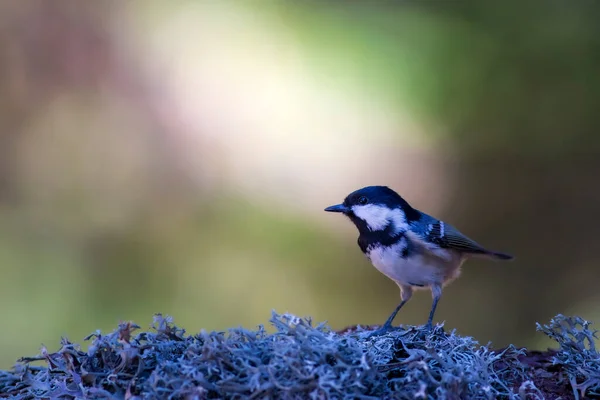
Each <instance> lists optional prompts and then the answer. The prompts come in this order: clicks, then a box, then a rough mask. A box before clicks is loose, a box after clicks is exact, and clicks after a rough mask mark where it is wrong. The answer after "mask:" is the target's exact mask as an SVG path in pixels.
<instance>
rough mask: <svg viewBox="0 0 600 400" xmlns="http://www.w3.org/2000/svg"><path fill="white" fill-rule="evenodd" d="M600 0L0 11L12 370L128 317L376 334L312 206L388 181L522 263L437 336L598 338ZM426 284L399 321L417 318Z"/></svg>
mask: <svg viewBox="0 0 600 400" xmlns="http://www.w3.org/2000/svg"><path fill="white" fill-rule="evenodd" d="M599 17H600V3H597V2H583V1H582V2H575V3H573V2H559V1H552V2H543V3H528V2H518V3H517V2H508V1H507V2H492V1H486V2H454V1H452V2H450V1H447V2H441V1H440V2H414V3H413V2H405V1H399V2H366V1H364V2H358V1H357V2H346V1H320V2H316V1H314V2H313V1H303V2H255V1H247V2H241V1H237V2H229V1H225V0H223V1H191V0H190V1H170V2H166V1H159V0H137V1H136V0H134V1H127V2H125V1H95V2H94V1H87V2H84V1H76V0H73V1H53V2H48V1H42V0H39V1H28V2H23V1H16V0H15V1H2V2H0V273H1V275H0V315H1V316H2V324H1V329H0V367H2V368H8V367H10V366H11V365H12V364H13V363H14V361H15V360H16V359H17V358H18V357H19V356H23V355H33V354H36V353H37V352H38V350H39V347H40V345H41V344H42V343H44V344H45V345H47V346H48V347H49V348H50V349H56V348H57V347H58V341H59V338H60V336H62V335H65V336H68V337H69V338H70V339H72V340H74V341H78V342H81V340H82V338H83V337H84V336H85V335H87V334H88V333H91V332H93V331H94V330H96V329H102V330H105V331H106V330H111V329H112V328H114V327H115V326H116V324H117V323H118V322H119V321H120V320H134V321H135V322H137V323H139V324H140V325H142V326H143V327H147V326H148V325H149V324H150V322H151V319H152V315H153V313H156V312H162V313H166V314H169V315H172V316H173V317H174V318H175V321H176V323H178V324H179V325H180V326H183V327H185V328H186V329H187V330H188V332H197V331H199V330H200V329H208V330H212V329H218V330H222V329H226V328H228V327H233V326H239V325H242V326H244V327H248V328H253V327H255V326H256V325H257V324H266V323H268V319H269V317H270V312H271V310H272V309H275V310H277V311H278V312H286V311H289V312H292V313H294V314H296V315H299V316H312V317H313V318H314V319H315V320H316V321H324V320H327V321H328V322H329V324H330V325H331V326H332V327H333V328H337V329H341V328H343V327H345V326H347V325H351V324H357V323H360V324H375V323H381V322H383V321H384V320H385V318H386V317H387V316H388V314H389V313H390V312H391V310H392V309H393V308H394V307H395V305H396V304H397V302H398V300H399V291H398V288H397V287H396V285H395V284H393V283H392V282H391V281H389V280H387V278H385V277H384V276H383V275H381V274H380V273H379V272H377V271H376V270H375V269H374V268H372V267H371V266H370V265H369V263H368V262H367V260H366V259H365V258H364V257H363V256H362V254H361V253H360V250H359V249H358V246H357V245H356V236H357V233H356V231H355V228H354V227H353V226H352V225H351V224H350V222H349V221H347V220H345V219H344V218H342V217H341V216H339V215H332V214H326V213H324V212H323V208H324V207H326V206H328V205H331V204H334V203H338V202H340V201H341V200H342V199H343V197H344V196H345V195H346V194H347V193H349V192H351V191H352V190H354V189H357V188H359V187H362V186H366V185H371V184H385V185H389V186H391V187H393V188H394V189H396V190H397V191H398V192H400V193H401V194H402V195H403V196H404V197H405V198H406V199H407V200H408V201H409V202H411V203H412V204H413V205H415V206H416V207H417V208H420V209H422V210H424V211H426V212H428V213H430V214H433V215H435V216H437V217H440V218H443V219H445V220H446V221H448V222H450V223H452V224H453V225H455V226H457V227H459V229H460V230H461V231H463V232H464V233H466V234H468V235H470V236H472V237H474V238H475V239H476V240H478V241H479V242H481V243H482V244H484V245H486V246H488V247H491V248H493V249H497V250H501V251H506V252H510V253H513V254H515V255H516V257H517V260H516V261H514V262H512V263H502V264H500V263H489V262H485V261H472V262H470V263H468V264H467V265H466V266H465V268H464V270H463V276H462V278H461V279H460V280H458V281H456V282H455V283H453V284H452V285H451V286H449V287H448V288H447V289H446V290H445V291H444V297H443V300H442V301H441V303H440V306H439V308H438V313H437V320H438V321H442V320H445V321H446V327H447V328H450V329H454V328H456V329H457V330H458V332H459V333H461V334H465V335H470V336H474V337H475V338H476V339H478V340H479V341H480V342H483V343H487V342H488V341H492V342H493V344H494V345H495V346H498V347H500V346H504V345H506V344H508V343H514V344H516V345H519V346H532V347H539V348H542V347H544V346H545V345H546V344H547V343H546V342H545V341H544V338H543V337H542V335H541V334H537V333H536V332H535V322H536V321H540V322H546V321H548V320H549V319H550V318H551V317H552V316H554V315H555V314H557V313H565V314H579V315H581V316H583V317H585V318H587V319H589V320H592V321H600V306H598V302H599V301H600V293H599V292H598V280H599V279H600V268H599V262H600V255H599V253H598V251H597V249H598V241H599V240H600V207H599V203H600V188H599V185H600V136H599V135H598V132H597V127H598V115H599V114H598V110H599V106H600V73H599V71H600V24H598V18H599ZM430 305H431V297H430V295H429V294H427V293H419V294H417V295H416V296H415V297H413V300H412V301H411V303H410V304H409V305H408V306H407V307H406V308H405V309H403V310H402V312H401V313H400V314H399V316H398V318H397V320H396V322H397V323H399V322H403V323H410V324H422V323H424V322H425V320H426V317H427V312H428V310H429V307H430Z"/></svg>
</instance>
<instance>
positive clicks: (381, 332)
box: [367, 325, 396, 337]
mask: <svg viewBox="0 0 600 400" xmlns="http://www.w3.org/2000/svg"><path fill="white" fill-rule="evenodd" d="M394 329H396V328H394V327H393V326H392V325H383V326H382V327H381V328H379V329H376V330H374V331H373V332H371V333H369V336H367V337H372V336H381V335H385V334H386V333H388V332H390V331H393V330H394Z"/></svg>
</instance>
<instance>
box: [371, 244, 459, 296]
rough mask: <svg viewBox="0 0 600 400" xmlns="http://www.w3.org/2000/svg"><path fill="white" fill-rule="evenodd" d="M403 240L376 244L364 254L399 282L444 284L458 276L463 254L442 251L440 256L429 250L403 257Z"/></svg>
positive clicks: (402, 283)
mask: <svg viewBox="0 0 600 400" xmlns="http://www.w3.org/2000/svg"><path fill="white" fill-rule="evenodd" d="M405 247H406V240H405V239H404V238H403V240H401V241H400V242H398V243H396V244H394V245H392V246H376V247H373V248H371V249H370V251H369V253H368V255H367V257H368V258H369V259H370V260H371V263H372V264H373V266H374V267H375V268H377V269H378V270H379V271H380V272H381V273H382V274H384V275H385V276H387V277H388V278H390V279H391V280H393V281H395V282H396V283H398V284H400V285H405V286H406V285H410V286H431V285H434V284H437V285H443V284H445V283H448V282H450V281H451V280H452V279H454V278H456V277H458V275H459V273H460V266H461V264H462V262H463V259H462V257H461V256H460V255H459V254H457V253H455V252H451V251H445V252H446V254H444V255H443V257H440V255H441V254H440V255H436V254H433V253H430V252H422V253H412V254H411V255H410V257H408V258H402V256H401V254H402V250H404V248H405Z"/></svg>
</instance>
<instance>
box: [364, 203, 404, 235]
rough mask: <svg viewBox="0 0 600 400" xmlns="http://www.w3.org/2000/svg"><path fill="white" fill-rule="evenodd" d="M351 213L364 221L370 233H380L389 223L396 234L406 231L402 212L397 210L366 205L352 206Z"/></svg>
mask: <svg viewBox="0 0 600 400" xmlns="http://www.w3.org/2000/svg"><path fill="white" fill-rule="evenodd" d="M352 212H353V213H354V215H356V216H357V217H358V218H360V219H362V220H363V221H365V222H366V224H367V226H368V227H369V229H370V230H372V231H382V230H384V229H385V228H386V227H387V226H388V225H389V224H390V223H393V224H394V227H395V228H396V231H397V232H399V231H406V230H407V229H408V224H407V223H406V217H405V215H404V212H403V211H402V210H401V209H399V208H395V209H389V208H387V207H385V206H378V205H375V204H367V205H364V206H353V207H352Z"/></svg>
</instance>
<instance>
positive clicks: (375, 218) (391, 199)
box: [325, 186, 420, 233]
mask: <svg viewBox="0 0 600 400" xmlns="http://www.w3.org/2000/svg"><path fill="white" fill-rule="evenodd" d="M325 211H329V212H339V213H343V214H344V215H346V216H348V217H349V218H350V219H351V220H352V222H354V224H355V225H356V227H357V228H358V230H359V231H360V232H361V233H362V232H368V231H371V232H374V231H383V230H386V228H388V227H390V225H391V224H393V226H392V228H394V229H393V230H394V231H401V230H406V229H407V227H408V224H409V223H410V222H411V221H413V220H417V219H419V215H420V214H419V212H418V211H417V210H415V209H414V208H412V207H411V206H410V205H409V204H408V203H407V202H406V200H404V199H403V198H402V197H401V196H400V195H399V194H398V193H396V192H394V191H393V190H392V189H390V188H389V187H387V186H367V187H364V188H362V189H359V190H356V191H354V192H352V193H350V194H349V195H348V196H346V198H345V199H344V202H343V203H341V204H336V205H334V206H330V207H327V208H326V209H325Z"/></svg>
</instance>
